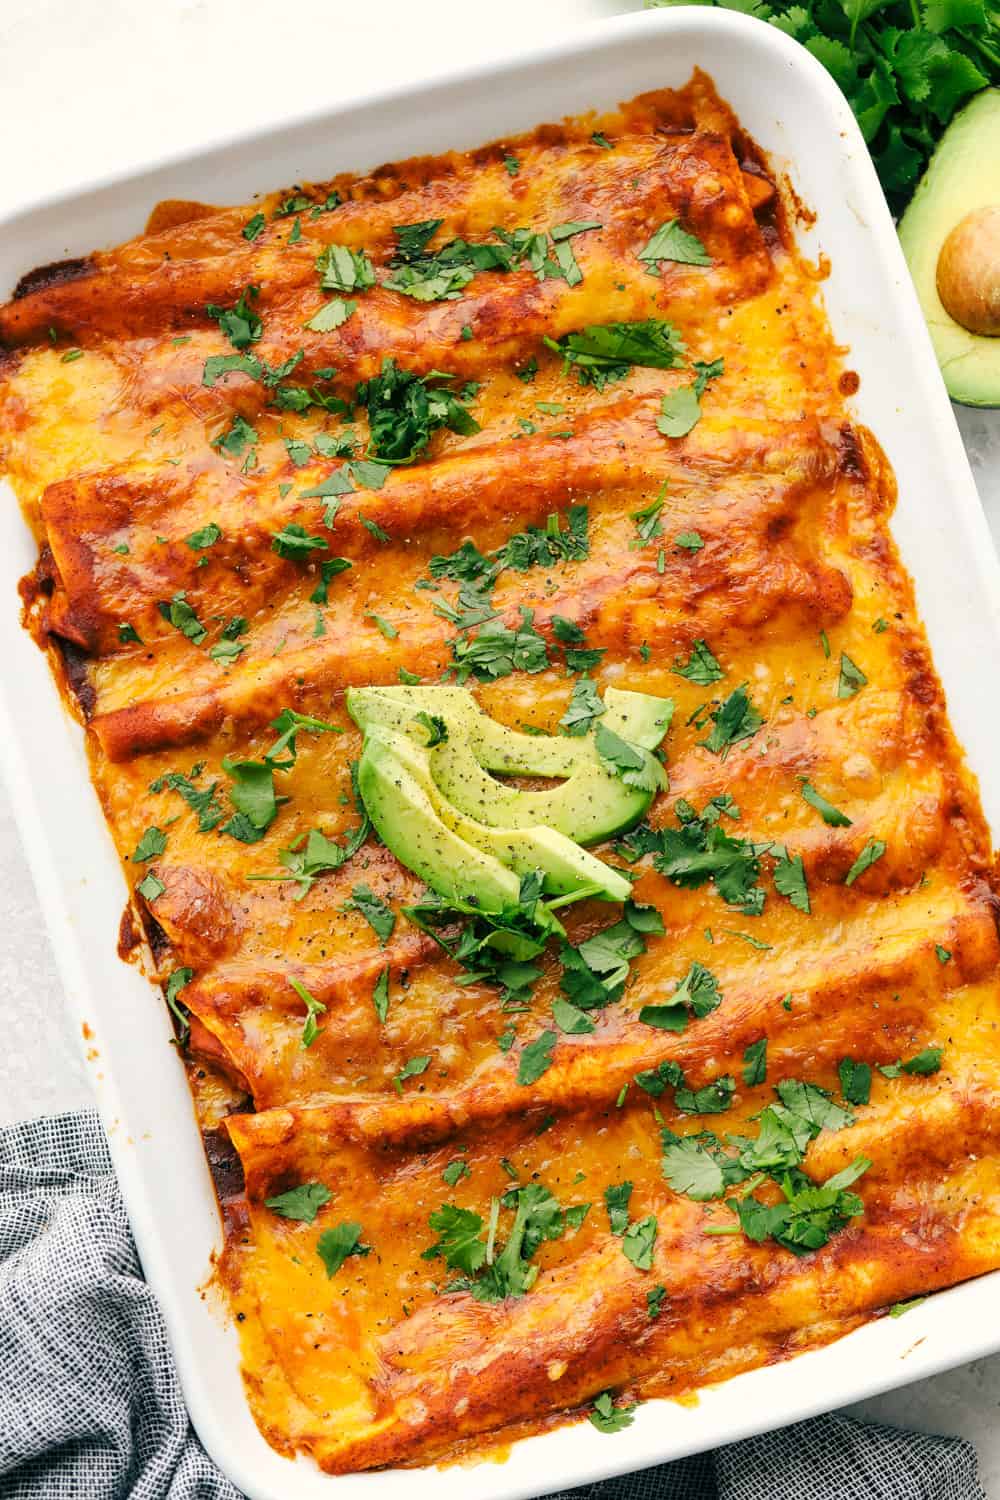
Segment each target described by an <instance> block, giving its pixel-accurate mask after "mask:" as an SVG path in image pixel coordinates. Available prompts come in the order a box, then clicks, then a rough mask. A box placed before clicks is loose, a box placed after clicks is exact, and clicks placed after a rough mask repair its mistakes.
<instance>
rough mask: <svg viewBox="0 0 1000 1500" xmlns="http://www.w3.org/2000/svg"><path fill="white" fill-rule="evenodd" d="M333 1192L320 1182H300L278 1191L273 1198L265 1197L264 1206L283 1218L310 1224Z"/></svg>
mask: <svg viewBox="0 0 1000 1500" xmlns="http://www.w3.org/2000/svg"><path fill="white" fill-rule="evenodd" d="M332 1197H333V1194H332V1193H331V1192H330V1189H329V1188H327V1187H324V1186H323V1184H322V1183H321V1182H300V1183H299V1185H298V1187H294V1188H289V1189H288V1191H287V1192H285V1193H278V1194H277V1196H276V1197H274V1198H265V1199H264V1207H265V1208H270V1209H271V1210H273V1212H274V1213H276V1214H280V1215H281V1217H282V1218H283V1219H298V1220H300V1221H301V1222H302V1223H303V1224H312V1223H313V1221H314V1220H315V1218H316V1215H317V1214H318V1213H319V1211H320V1209H321V1208H322V1207H323V1205H324V1204H325V1203H329V1201H330V1199H331V1198H332Z"/></svg>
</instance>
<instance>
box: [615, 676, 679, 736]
mask: <svg viewBox="0 0 1000 1500" xmlns="http://www.w3.org/2000/svg"><path fill="white" fill-rule="evenodd" d="M604 702H605V704H606V705H607V707H606V709H605V712H604V713H603V714H602V715H601V723H602V724H603V725H604V727H605V728H606V729H611V730H613V731H614V732H615V734H619V735H621V737H622V739H623V740H628V742H629V744H630V745H638V746H639V748H640V749H641V750H655V749H656V747H657V745H659V743H660V741H661V740H662V739H663V736H664V735H665V734H666V732H667V730H668V729H669V728H670V721H671V719H672V718H673V716H674V700H673V698H654V697H653V695H652V694H651V693H627V692H625V691H624V690H623V689H622V688H608V689H607V690H606V692H605V694H604Z"/></svg>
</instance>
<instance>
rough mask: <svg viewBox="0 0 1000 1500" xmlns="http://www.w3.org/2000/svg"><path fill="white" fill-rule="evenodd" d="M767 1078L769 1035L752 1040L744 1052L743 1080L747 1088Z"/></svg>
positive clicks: (754, 1086) (753, 1086)
mask: <svg viewBox="0 0 1000 1500" xmlns="http://www.w3.org/2000/svg"><path fill="white" fill-rule="evenodd" d="M766 1079H767V1037H766V1036H762V1037H761V1039H760V1041H759V1042H751V1043H750V1045H749V1046H748V1047H747V1048H746V1049H745V1051H744V1053H743V1082H744V1083H745V1084H746V1086H747V1088H756V1086H757V1085H758V1084H759V1083H764V1082H765V1080H766Z"/></svg>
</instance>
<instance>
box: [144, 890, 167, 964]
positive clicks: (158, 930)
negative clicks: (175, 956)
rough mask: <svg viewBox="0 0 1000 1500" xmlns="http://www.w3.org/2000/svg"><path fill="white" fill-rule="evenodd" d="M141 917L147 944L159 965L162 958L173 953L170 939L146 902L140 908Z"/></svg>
mask: <svg viewBox="0 0 1000 1500" xmlns="http://www.w3.org/2000/svg"><path fill="white" fill-rule="evenodd" d="M139 917H140V920H141V922H142V925H143V929H144V931H145V934H146V942H147V943H148V944H149V951H150V952H151V953H152V955H153V958H154V959H155V960H156V962H157V964H159V962H160V960H161V958H163V957H164V956H165V955H166V954H167V953H169V952H170V951H171V943H170V939H169V938H168V937H167V934H166V933H165V932H164V930H163V928H162V927H161V926H160V924H159V922H158V921H157V920H156V918H155V917H154V916H153V913H152V912H151V911H150V909H149V907H148V906H147V905H146V904H145V902H143V903H142V905H141V907H140V908H139Z"/></svg>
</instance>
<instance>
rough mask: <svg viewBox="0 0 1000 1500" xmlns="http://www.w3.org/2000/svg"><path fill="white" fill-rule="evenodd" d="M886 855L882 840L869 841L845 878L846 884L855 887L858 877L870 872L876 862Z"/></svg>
mask: <svg viewBox="0 0 1000 1500" xmlns="http://www.w3.org/2000/svg"><path fill="white" fill-rule="evenodd" d="M884 853H885V844H884V843H883V842H882V840H881V839H869V840H868V842H867V844H866V845H865V847H864V848H863V849H862V851H861V853H860V854H859V855H858V857H857V859H856V860H855V861H854V863H853V865H852V866H851V868H850V869H849V870H848V872H847V874H846V875H845V876H844V884H845V885H853V884H854V882H855V881H856V880H857V878H858V876H859V875H863V874H864V873H865V871H866V870H870V869H871V867H872V865H873V864H874V863H875V861H876V860H878V859H881V858H882V856H883V854H884Z"/></svg>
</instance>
